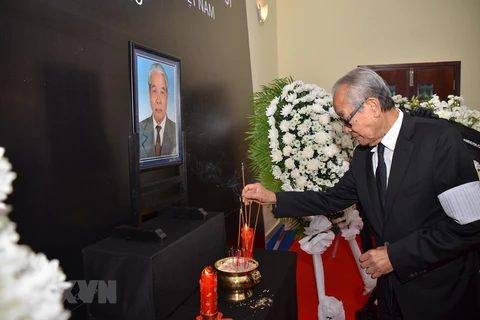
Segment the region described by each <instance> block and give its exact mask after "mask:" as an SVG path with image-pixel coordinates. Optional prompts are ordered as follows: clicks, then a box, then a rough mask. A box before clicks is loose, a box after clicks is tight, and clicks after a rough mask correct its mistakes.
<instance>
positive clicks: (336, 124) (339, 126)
mask: <svg viewBox="0 0 480 320" xmlns="http://www.w3.org/2000/svg"><path fill="white" fill-rule="evenodd" d="M330 125H331V126H332V128H333V130H334V131H335V133H336V134H337V135H338V136H340V135H342V134H343V125H342V124H340V122H338V121H333V122H332V123H331V124H330Z"/></svg>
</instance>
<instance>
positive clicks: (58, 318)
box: [0, 147, 70, 320]
mask: <svg viewBox="0 0 480 320" xmlns="http://www.w3.org/2000/svg"><path fill="white" fill-rule="evenodd" d="M4 152H5V150H4V149H3V148H1V147H0V262H1V267H0V310H1V311H0V320H23V319H28V320H51V319H55V320H64V319H65V320H66V319H68V318H69V316H70V312H68V311H67V310H65V309H64V306H63V292H64V290H65V289H67V288H69V287H70V283H69V282H66V281H65V279H66V277H65V274H64V273H63V272H62V271H61V270H60V267H59V263H58V260H52V261H49V260H48V259H47V257H46V256H45V255H44V254H41V253H40V254H36V253H35V252H33V251H32V250H31V249H30V248H29V247H28V246H25V245H19V244H18V243H17V242H18V239H19V235H18V233H17V232H16V231H15V224H14V223H13V222H12V221H10V219H9V218H8V213H9V211H10V208H9V207H8V206H7V205H6V204H5V203H3V201H4V200H6V198H7V195H8V194H10V193H11V192H12V181H13V180H14V179H15V177H16V175H15V173H14V172H12V171H11V164H10V162H8V160H7V159H6V158H4V157H3V155H4Z"/></svg>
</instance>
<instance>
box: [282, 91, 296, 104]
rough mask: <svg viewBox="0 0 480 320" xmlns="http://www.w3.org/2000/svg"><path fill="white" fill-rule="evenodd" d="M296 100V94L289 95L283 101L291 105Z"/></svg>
mask: <svg viewBox="0 0 480 320" xmlns="http://www.w3.org/2000/svg"><path fill="white" fill-rule="evenodd" d="M296 99H297V94H296V93H291V94H289V95H288V96H287V97H286V98H285V101H287V102H290V103H293V101H295V100H296Z"/></svg>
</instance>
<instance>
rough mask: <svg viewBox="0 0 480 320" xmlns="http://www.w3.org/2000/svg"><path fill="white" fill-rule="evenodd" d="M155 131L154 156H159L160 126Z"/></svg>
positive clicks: (160, 142) (160, 151) (160, 144)
mask: <svg viewBox="0 0 480 320" xmlns="http://www.w3.org/2000/svg"><path fill="white" fill-rule="evenodd" d="M155 129H157V139H156V140H157V141H155V156H157V157H158V156H160V155H161V153H162V139H161V138H160V130H161V129H162V127H161V126H156V127H155Z"/></svg>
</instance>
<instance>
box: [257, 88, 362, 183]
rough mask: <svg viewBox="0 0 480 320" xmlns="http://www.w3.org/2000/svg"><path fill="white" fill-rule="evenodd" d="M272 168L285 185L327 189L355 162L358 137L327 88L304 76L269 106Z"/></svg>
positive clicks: (267, 112) (275, 175)
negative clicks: (351, 133)
mask: <svg viewBox="0 0 480 320" xmlns="http://www.w3.org/2000/svg"><path fill="white" fill-rule="evenodd" d="M266 115H267V117H268V124H269V126H270V129H269V132H268V138H269V141H270V144H269V145H270V150H271V159H272V162H273V163H274V165H273V166H272V173H273V176H274V177H275V178H276V179H280V180H281V181H282V190H284V191H305V190H314V191H320V190H321V191H324V190H326V189H327V188H329V187H332V186H334V185H335V184H336V183H337V182H338V181H339V179H340V178H341V177H342V176H343V174H344V173H345V172H346V171H347V170H348V168H349V162H350V160H351V157H352V155H353V149H354V143H353V142H352V139H351V138H350V136H348V135H347V134H345V132H344V130H343V125H342V123H341V122H340V120H339V118H338V116H337V114H336V113H335V110H334V109H333V105H332V98H331V96H330V94H328V93H327V92H326V91H325V90H324V89H322V88H320V87H318V86H316V85H314V84H306V83H304V82H303V81H299V80H297V81H294V82H292V83H290V84H288V85H286V86H284V87H283V89H282V93H281V95H280V96H277V97H275V98H274V99H273V100H272V101H271V102H270V105H269V106H268V108H267V110H266Z"/></svg>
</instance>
